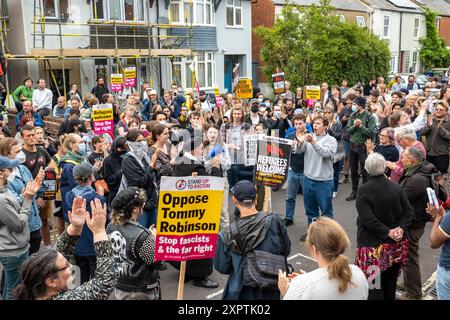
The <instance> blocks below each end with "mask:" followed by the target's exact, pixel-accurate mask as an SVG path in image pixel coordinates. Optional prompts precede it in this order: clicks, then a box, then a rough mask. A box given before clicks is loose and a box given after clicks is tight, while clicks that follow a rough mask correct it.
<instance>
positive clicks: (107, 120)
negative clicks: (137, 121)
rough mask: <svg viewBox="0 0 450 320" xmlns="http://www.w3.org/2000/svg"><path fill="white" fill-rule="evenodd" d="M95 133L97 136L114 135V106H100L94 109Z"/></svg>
mask: <svg viewBox="0 0 450 320" xmlns="http://www.w3.org/2000/svg"><path fill="white" fill-rule="evenodd" d="M92 119H93V121H94V133H95V134H96V135H100V134H104V133H109V134H110V135H112V134H113V133H114V114H113V106H112V104H100V105H95V106H93V107H92Z"/></svg>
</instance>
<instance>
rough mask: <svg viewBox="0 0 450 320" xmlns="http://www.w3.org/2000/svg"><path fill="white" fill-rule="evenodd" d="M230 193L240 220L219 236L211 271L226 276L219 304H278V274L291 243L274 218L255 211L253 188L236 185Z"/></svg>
mask: <svg viewBox="0 0 450 320" xmlns="http://www.w3.org/2000/svg"><path fill="white" fill-rule="evenodd" d="M230 193H231V194H232V201H233V204H234V205H235V206H236V208H237V209H238V210H239V212H240V217H239V218H238V219H236V221H235V222H234V223H231V224H230V227H229V229H226V230H222V231H221V232H220V233H219V238H218V241H217V248H216V255H215V258H214V267H215V269H216V270H217V271H218V272H220V273H222V274H228V275H229V277H228V281H227V284H226V286H225V289H224V291H223V295H222V299H223V300H279V299H280V290H279V289H278V271H279V269H281V270H282V271H287V259H286V258H287V256H288V255H289V254H290V252H291V241H290V240H289V236H288V234H287V230H286V227H285V226H284V223H283V220H282V218H281V217H279V216H278V215H274V214H269V215H267V214H265V213H263V212H258V211H257V210H256V201H257V195H256V188H255V186H254V185H253V183H252V182H251V181H248V180H242V181H239V182H238V183H237V184H236V185H235V186H234V187H233V188H231V190H230Z"/></svg>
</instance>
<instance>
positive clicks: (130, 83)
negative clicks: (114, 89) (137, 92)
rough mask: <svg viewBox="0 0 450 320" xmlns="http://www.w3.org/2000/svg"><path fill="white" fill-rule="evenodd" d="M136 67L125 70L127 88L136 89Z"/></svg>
mask: <svg viewBox="0 0 450 320" xmlns="http://www.w3.org/2000/svg"><path fill="white" fill-rule="evenodd" d="M136 78H137V75H136V67H128V68H125V87H136Z"/></svg>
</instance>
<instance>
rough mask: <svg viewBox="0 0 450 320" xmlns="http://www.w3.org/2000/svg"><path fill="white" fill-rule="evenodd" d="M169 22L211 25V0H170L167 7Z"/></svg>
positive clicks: (212, 16) (212, 13)
mask: <svg viewBox="0 0 450 320" xmlns="http://www.w3.org/2000/svg"><path fill="white" fill-rule="evenodd" d="M169 12H170V17H169V21H170V23H181V24H185V23H187V24H191V23H192V24H196V25H212V24H213V23H214V10H213V5H212V0H192V1H191V0H172V1H171V2H170V7H169Z"/></svg>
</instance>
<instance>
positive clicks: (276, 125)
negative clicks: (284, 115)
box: [266, 118, 290, 138]
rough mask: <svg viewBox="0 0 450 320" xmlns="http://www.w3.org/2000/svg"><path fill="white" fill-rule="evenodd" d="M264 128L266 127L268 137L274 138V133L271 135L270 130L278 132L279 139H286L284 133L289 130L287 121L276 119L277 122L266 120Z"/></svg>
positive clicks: (270, 119)
mask: <svg viewBox="0 0 450 320" xmlns="http://www.w3.org/2000/svg"><path fill="white" fill-rule="evenodd" d="M266 127H267V129H268V130H267V134H268V135H269V136H275V134H274V133H272V130H279V131H278V133H279V137H280V138H285V137H286V131H287V130H288V129H289V127H290V125H289V122H288V120H287V119H284V120H283V119H281V118H278V119H277V120H273V119H272V118H268V119H267V120H266Z"/></svg>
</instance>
